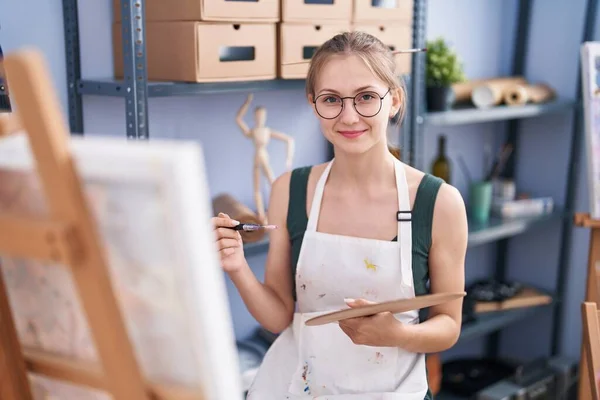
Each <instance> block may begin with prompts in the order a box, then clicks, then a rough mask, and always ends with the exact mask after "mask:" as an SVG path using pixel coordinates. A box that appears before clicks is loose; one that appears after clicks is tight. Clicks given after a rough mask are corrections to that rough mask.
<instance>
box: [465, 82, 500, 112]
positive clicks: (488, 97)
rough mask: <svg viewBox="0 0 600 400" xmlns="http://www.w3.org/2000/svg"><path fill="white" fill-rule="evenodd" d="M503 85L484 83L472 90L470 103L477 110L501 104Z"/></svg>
mask: <svg viewBox="0 0 600 400" xmlns="http://www.w3.org/2000/svg"><path fill="white" fill-rule="evenodd" d="M504 88H505V84H503V83H493V82H492V83H485V84H483V85H479V86H477V87H475V88H474V89H473V93H472V94H471V101H472V102H473V104H475V106H476V107H478V108H489V107H493V106H497V105H498V104H500V103H502V99H503V95H504Z"/></svg>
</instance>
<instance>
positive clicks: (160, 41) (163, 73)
mask: <svg viewBox="0 0 600 400" xmlns="http://www.w3.org/2000/svg"><path fill="white" fill-rule="evenodd" d="M146 27H147V28H146V55H147V66H148V69H147V71H148V79H149V80H159V81H183V82H221V81H240V80H243V81H247V80H259V79H274V78H275V77H276V75H277V58H276V49H277V45H276V43H277V42H276V28H275V24H227V23H219V22H188V21H181V22H148V23H147V25H146ZM113 49H114V68H115V77H116V78H122V77H123V56H122V54H123V53H122V51H123V50H122V40H121V24H113Z"/></svg>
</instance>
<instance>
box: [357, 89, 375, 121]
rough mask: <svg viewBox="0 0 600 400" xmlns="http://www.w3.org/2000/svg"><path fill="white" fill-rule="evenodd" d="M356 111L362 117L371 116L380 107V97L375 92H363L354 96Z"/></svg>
mask: <svg viewBox="0 0 600 400" xmlns="http://www.w3.org/2000/svg"><path fill="white" fill-rule="evenodd" d="M354 103H355V104H356V105H355V108H356V112H357V113H359V114H360V115H362V116H363V117H372V116H374V115H375V114H377V113H378V112H379V109H380V108H381V98H380V97H379V95H378V94H377V93H375V92H363V93H359V94H357V95H356V97H355V98H354Z"/></svg>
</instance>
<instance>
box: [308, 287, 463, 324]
mask: <svg viewBox="0 0 600 400" xmlns="http://www.w3.org/2000/svg"><path fill="white" fill-rule="evenodd" d="M466 294H467V293H466V292H458V293H435V294H426V295H423V296H417V297H413V298H412V299H402V300H392V301H385V302H381V303H375V304H371V305H368V306H364V307H359V308H350V309H346V310H339V311H334V312H331V313H327V314H323V315H319V316H318V317H314V318H311V319H308V320H306V322H305V323H304V324H305V325H307V326H316V325H323V324H329V323H331V322H337V321H341V320H343V319H348V318H356V317H366V316H369V315H375V314H377V313H380V312H386V311H388V312H391V313H394V314H395V313H401V312H406V311H411V310H417V309H421V308H427V307H432V306H435V305H438V304H442V303H446V302H448V301H452V300H456V299H459V298H461V297H464V296H465V295H466Z"/></svg>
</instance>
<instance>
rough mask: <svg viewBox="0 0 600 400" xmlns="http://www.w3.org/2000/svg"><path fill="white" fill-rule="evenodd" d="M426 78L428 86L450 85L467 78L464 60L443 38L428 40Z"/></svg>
mask: <svg viewBox="0 0 600 400" xmlns="http://www.w3.org/2000/svg"><path fill="white" fill-rule="evenodd" d="M425 78H426V81H427V86H449V85H451V84H453V83H457V82H463V81H464V80H465V79H466V78H465V75H464V70H463V65H462V62H461V61H460V59H459V57H458V55H457V54H456V53H455V52H454V51H453V50H452V49H450V47H449V46H448V44H447V43H446V42H445V41H444V39H443V38H437V39H435V40H431V41H427V53H426V63H425Z"/></svg>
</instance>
